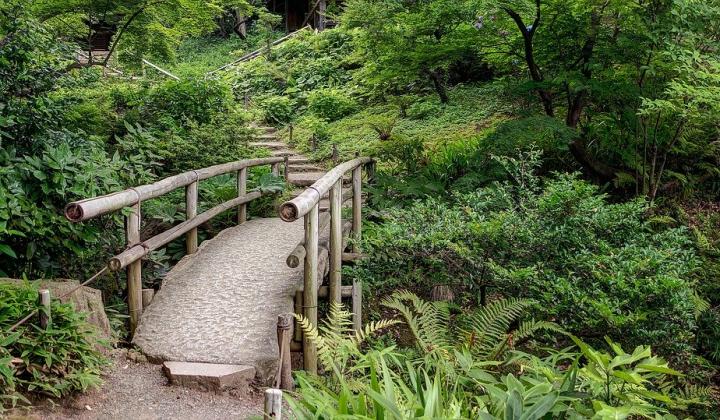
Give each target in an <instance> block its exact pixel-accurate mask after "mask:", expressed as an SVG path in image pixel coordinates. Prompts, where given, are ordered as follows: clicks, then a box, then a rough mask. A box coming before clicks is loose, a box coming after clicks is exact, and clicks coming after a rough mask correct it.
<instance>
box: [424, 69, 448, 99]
mask: <svg viewBox="0 0 720 420" xmlns="http://www.w3.org/2000/svg"><path fill="white" fill-rule="evenodd" d="M427 73H428V75H429V76H430V80H432V82H433V86H434V87H435V92H437V94H438V97H440V102H442V103H444V104H446V103H448V101H450V98H449V97H448V94H447V89H445V83H443V80H442V75H441V71H440V70H434V71H428V72H427Z"/></svg>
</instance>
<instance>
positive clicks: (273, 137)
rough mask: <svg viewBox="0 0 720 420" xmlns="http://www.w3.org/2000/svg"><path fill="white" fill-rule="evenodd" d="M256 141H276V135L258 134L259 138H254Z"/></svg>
mask: <svg viewBox="0 0 720 420" xmlns="http://www.w3.org/2000/svg"><path fill="white" fill-rule="evenodd" d="M255 138H256V139H257V140H263V141H264V140H269V141H272V140H277V135H276V134H274V133H266V134H260V135H259V136H255Z"/></svg>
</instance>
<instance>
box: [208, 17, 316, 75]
mask: <svg viewBox="0 0 720 420" xmlns="http://www.w3.org/2000/svg"><path fill="white" fill-rule="evenodd" d="M308 28H310V25H303V27H302V28H300V29H298V30H297V31H295V32H291V33H289V34H287V35H285V36H283V37H282V38H278V39H276V40H275V41H273V42H272V43H271V44H270V46H271V47H274V46H276V45H279V44H282V43H283V42H285V41H287V40H288V39H290V38H293V37H295V36H297V35H298V34H299V33H300V32H302V31H304V30H305V29H308ZM266 49H267V47H263V48H258V49H257V50H255V51H252V52H249V53H247V54H245V55H243V56H242V57H240V58H238V59H237V60H235V61H233V62H230V63H227V64H225V65H223V66H222V67H219V68H217V69H215V70H212V71H209V72H207V73H205V76H210V75H211V74H214V73H217V72H219V71H223V70H225V69H226V68H228V67H232V66H234V65H236V64H238V63H242V62H243V61H247V60H250V59H252V58H255V57H257V56H259V55H260V54H262V52H263V51H265V50H266Z"/></svg>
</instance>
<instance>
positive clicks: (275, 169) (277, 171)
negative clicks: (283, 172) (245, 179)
mask: <svg viewBox="0 0 720 420" xmlns="http://www.w3.org/2000/svg"><path fill="white" fill-rule="evenodd" d="M270 172H272V174H273V175H275V176H280V164H279V163H273V164H272V166H271V167H270Z"/></svg>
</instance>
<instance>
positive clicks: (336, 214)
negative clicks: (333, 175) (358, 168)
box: [329, 179, 343, 304]
mask: <svg viewBox="0 0 720 420" xmlns="http://www.w3.org/2000/svg"><path fill="white" fill-rule="evenodd" d="M342 182H343V181H342V179H339V180H338V181H337V182H335V185H334V186H333V187H332V189H330V249H329V252H330V279H329V283H330V302H331V303H333V302H334V303H337V304H340V286H341V285H342V251H343V250H342V242H343V241H342Z"/></svg>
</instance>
